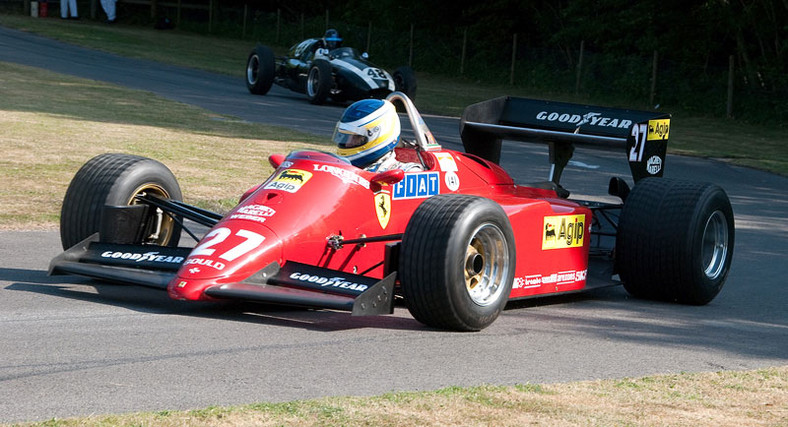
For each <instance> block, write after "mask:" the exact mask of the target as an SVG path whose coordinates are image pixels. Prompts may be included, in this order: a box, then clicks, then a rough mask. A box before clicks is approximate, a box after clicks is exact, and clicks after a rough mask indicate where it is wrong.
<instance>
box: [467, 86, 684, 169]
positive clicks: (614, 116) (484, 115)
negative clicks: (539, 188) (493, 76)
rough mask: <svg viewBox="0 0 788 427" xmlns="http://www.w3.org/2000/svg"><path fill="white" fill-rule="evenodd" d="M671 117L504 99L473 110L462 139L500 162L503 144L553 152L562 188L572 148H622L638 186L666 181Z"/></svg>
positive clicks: (470, 149)
mask: <svg viewBox="0 0 788 427" xmlns="http://www.w3.org/2000/svg"><path fill="white" fill-rule="evenodd" d="M669 135H670V114H666V113H659V112H648V111H633V110H624V109H615V108H606V107H595V106H589V105H579V104H569V103H565V102H552V101H540V100H534V99H526V98H515V97H510V96H504V97H500V98H495V99H491V100H489V101H483V102H480V103H478V104H473V105H469V106H468V107H466V108H465V111H463V113H462V118H461V120H460V136H461V138H462V143H463V146H464V148H465V151H466V152H468V153H470V154H475V155H477V156H479V157H482V158H484V159H487V160H490V161H492V162H495V163H498V162H499V161H500V158H501V140H503V139H510V140H517V141H525V142H537V143H545V144H548V145H549V147H550V164H551V169H550V177H549V179H550V181H553V182H555V183H556V184H558V183H559V180H560V177H561V172H562V171H563V169H564V167H565V166H566V165H567V163H568V162H569V159H570V158H571V157H572V153H573V151H574V145H586V146H597V147H613V148H618V149H620V150H621V151H622V152H624V154H625V155H626V157H627V159H628V161H629V167H630V170H631V171H632V177H633V178H634V180H635V181H638V180H640V179H641V178H645V177H649V176H662V173H663V171H664V169H665V154H666V151H667V144H668V137H669Z"/></svg>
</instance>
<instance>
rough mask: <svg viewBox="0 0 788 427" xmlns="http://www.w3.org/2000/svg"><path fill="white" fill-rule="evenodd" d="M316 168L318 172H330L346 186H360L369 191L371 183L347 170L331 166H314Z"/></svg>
mask: <svg viewBox="0 0 788 427" xmlns="http://www.w3.org/2000/svg"><path fill="white" fill-rule="evenodd" d="M314 168H315V170H316V171H320V172H328V173H330V174H331V175H334V176H335V177H337V178H339V179H341V180H342V182H344V183H345V184H358V185H360V186H362V187H364V188H366V189H369V181H367V180H366V179H364V178H362V177H361V176H359V175H356V174H355V173H354V172H351V171H349V170H347V169H342V168H340V167H336V166H331V165H314Z"/></svg>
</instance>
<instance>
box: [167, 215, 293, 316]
mask: <svg viewBox="0 0 788 427" xmlns="http://www.w3.org/2000/svg"><path fill="white" fill-rule="evenodd" d="M272 262H278V263H280V264H282V242H281V240H280V239H279V238H278V237H277V236H276V234H274V232H273V231H272V230H271V229H269V228H268V227H266V226H264V225H262V224H260V223H257V222H255V221H250V220H243V219H241V220H238V219H235V220H233V219H230V220H225V221H222V222H220V223H219V224H217V225H216V227H214V228H213V229H212V230H211V231H210V232H208V234H206V235H205V237H203V238H202V240H201V241H200V243H199V244H198V245H197V246H196V247H195V248H194V249H192V251H191V253H190V254H189V257H188V258H186V261H184V263H183V265H182V266H181V268H180V270H178V274H177V275H176V276H175V278H174V279H173V280H172V281H170V283H169V285H168V286H167V291H168V293H169V295H170V297H171V298H174V299H186V300H204V299H209V298H207V297H205V296H204V295H203V292H204V291H205V289H207V288H209V287H211V286H214V285H221V284H226V283H237V282H241V281H243V280H245V279H246V278H248V277H249V276H251V275H253V274H254V273H256V272H257V271H259V270H261V269H262V268H264V267H265V266H267V265H268V264H270V263H272Z"/></svg>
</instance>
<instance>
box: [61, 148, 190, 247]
mask: <svg viewBox="0 0 788 427" xmlns="http://www.w3.org/2000/svg"><path fill="white" fill-rule="evenodd" d="M142 194H151V195H154V196H157V197H160V198H165V199H173V200H179V201H180V200H182V199H183V196H182V195H181V189H180V186H179V185H178V181H177V180H176V179H175V176H174V175H173V174H172V172H171V171H170V170H169V169H168V168H167V167H166V166H164V165H163V164H161V163H159V162H158V161H156V160H153V159H148V158H145V157H140V156H134V155H130V154H118V153H107V154H101V155H98V156H96V157H94V158H92V159H90V160H88V162H87V163H85V164H84V165H83V166H82V167H81V168H80V169H79V171H77V174H76V175H75V176H74V178H73V179H72V180H71V184H69V186H68V190H66V196H65V198H64V199H63V207H62V209H61V211H60V240H61V243H62V244H63V249H68V248H70V247H72V246H74V245H76V244H77V243H79V242H81V241H82V240H84V239H85V238H87V237H89V236H90V235H91V234H93V233H96V232H98V231H99V229H100V226H101V217H102V214H103V211H104V206H105V205H109V206H127V205H133V204H136V203H137V201H136V200H135V196H137V195H142ZM147 216H148V217H147V218H145V219H144V220H143V221H144V222H143V223H144V224H147V228H146V230H144V234H143V241H142V242H140V243H146V244H155V245H159V246H176V245H177V244H178V240H179V239H180V235H181V226H180V224H178V222H176V221H175V220H174V219H173V218H171V217H170V216H168V215H166V214H164V213H163V212H161V211H160V210H159V209H155V208H150V209H148V212H147Z"/></svg>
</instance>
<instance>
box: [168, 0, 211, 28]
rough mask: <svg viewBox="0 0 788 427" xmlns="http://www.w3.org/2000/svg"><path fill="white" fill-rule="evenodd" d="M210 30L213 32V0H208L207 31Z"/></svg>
mask: <svg viewBox="0 0 788 427" xmlns="http://www.w3.org/2000/svg"><path fill="white" fill-rule="evenodd" d="M154 1H155V0H154ZM212 32H213V0H208V33H212Z"/></svg>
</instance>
